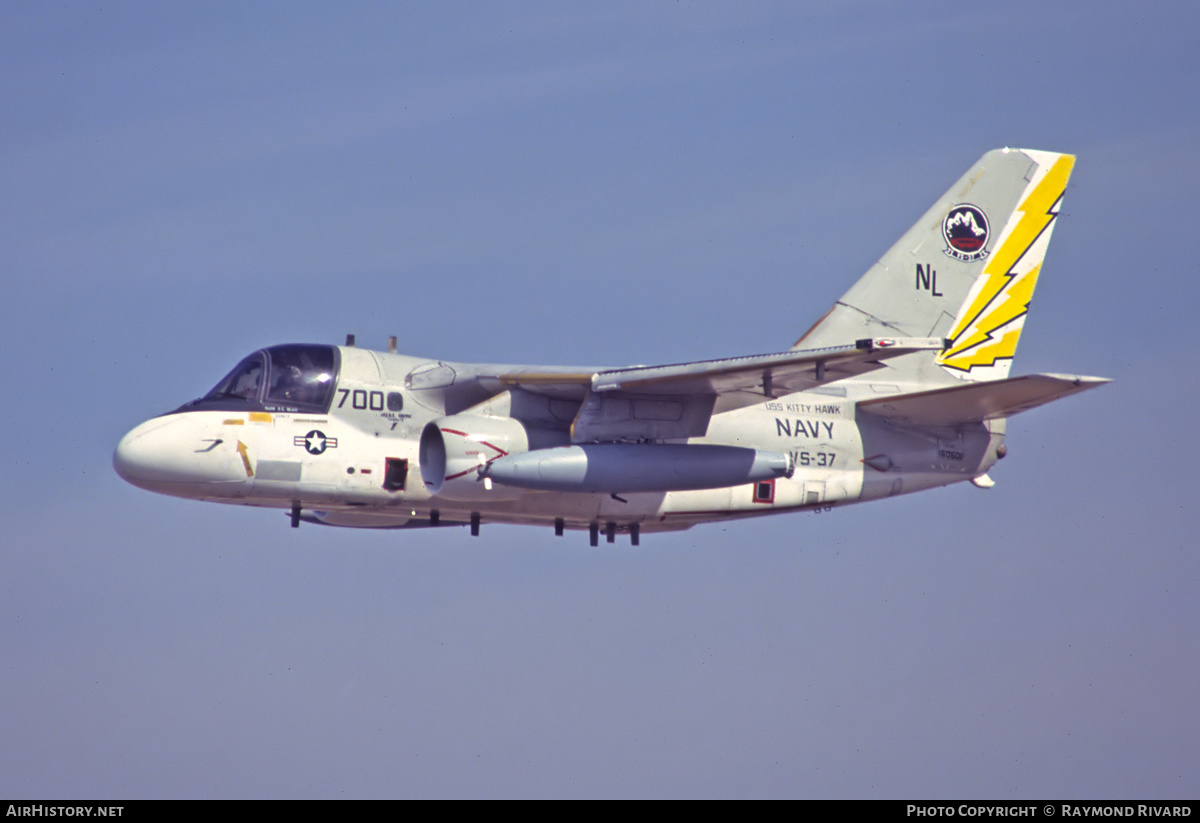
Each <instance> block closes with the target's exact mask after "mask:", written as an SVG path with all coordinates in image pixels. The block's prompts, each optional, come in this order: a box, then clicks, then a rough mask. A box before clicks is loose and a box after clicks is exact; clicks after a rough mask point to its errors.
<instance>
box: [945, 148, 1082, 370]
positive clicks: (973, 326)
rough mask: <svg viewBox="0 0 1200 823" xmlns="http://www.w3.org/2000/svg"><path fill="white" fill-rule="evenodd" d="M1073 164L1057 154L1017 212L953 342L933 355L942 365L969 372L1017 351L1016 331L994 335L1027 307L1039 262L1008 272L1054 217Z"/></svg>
mask: <svg viewBox="0 0 1200 823" xmlns="http://www.w3.org/2000/svg"><path fill="white" fill-rule="evenodd" d="M1074 165H1075V158H1074V157H1073V156H1071V155H1069V154H1064V155H1061V156H1060V157H1059V158H1058V160H1056V161H1055V163H1054V165H1053V166H1051V167H1050V170H1049V171H1048V172H1047V173H1046V176H1045V177H1043V178H1042V181H1041V182H1040V183H1039V184H1038V185H1037V187H1036V188H1035V189H1034V190H1033V192H1031V193H1030V195H1029V196H1028V197H1026V198H1025V202H1023V203H1022V204H1021V205H1020V207H1019V208H1018V211H1019V212H1020V217H1019V219H1018V220H1017V223H1016V225H1015V226H1014V227H1013V230H1012V232H1010V233H1009V235H1008V237H1007V238H1006V239H1005V241H1004V243H1003V244H1002V245H1001V246H1000V248H999V249H997V250H996V253H995V254H994V255H993V256H992V259H991V260H990V261H988V263H987V265H985V266H984V268H983V274H982V275H981V278H983V287H982V288H981V289H979V292H978V293H977V294H976V295H975V297H974V299H973V300H972V301H971V304H970V305H969V306H967V307H966V308H965V309H964V310H963V311H962V312H961V313H960V314H959V319H958V321H957V322H956V323H955V324H954V328H953V329H951V331H950V335H949V336H950V339H951V340H952V341H953V343H952V344H951V346H950V348H948V349H947V350H946V351H944V352H943V353H942V354H941V356H939V357H938V362H939V363H941V364H942V365H943V366H949V367H951V368H955V369H961V370H962V371H970V370H971V368H972V367H973V366H987V365H991V364H992V363H995V362H996V360H998V359H1000V358H1005V357H1012V356H1013V354H1014V353H1015V352H1016V348H1017V340H1018V338H1019V337H1020V334H1021V330H1020V329H1019V328H1018V329H1012V330H1009V331H1008V332H1005V333H1002V334H1000V335H999V336H998V337H997V336H995V334H994V333H995V332H996V331H998V330H999V329H1001V328H1003V327H1004V326H1006V325H1007V324H1009V323H1011V322H1012V321H1014V320H1016V319H1017V318H1018V317H1020V316H1021V315H1023V314H1024V313H1025V311H1026V310H1027V309H1028V308H1029V301H1030V299H1031V298H1032V297H1033V290H1034V287H1035V286H1037V278H1038V274H1039V273H1040V272H1041V268H1042V264H1041V261H1040V260H1039V261H1038V262H1037V264H1036V265H1034V266H1033V267H1032V268H1030V270H1029V271H1028V272H1026V273H1025V274H1018V273H1017V272H1014V271H1013V268H1014V267H1015V266H1016V265H1017V263H1018V262H1019V261H1020V260H1021V258H1022V257H1024V256H1025V254H1026V252H1028V251H1029V249H1030V247H1031V246H1032V245H1033V244H1034V242H1035V241H1036V240H1037V239H1038V237H1040V236H1041V234H1042V232H1043V231H1045V230H1046V229H1047V227H1048V226H1049V225H1050V224H1051V223H1052V222H1053V220H1054V218H1055V217H1056V216H1057V213H1056V212H1054V211H1052V209H1053V208H1054V206H1055V204H1056V203H1058V201H1059V198H1061V197H1062V193H1063V191H1064V190H1065V189H1066V187H1067V178H1068V177H1070V176H1071V169H1072V168H1073V167H1074Z"/></svg>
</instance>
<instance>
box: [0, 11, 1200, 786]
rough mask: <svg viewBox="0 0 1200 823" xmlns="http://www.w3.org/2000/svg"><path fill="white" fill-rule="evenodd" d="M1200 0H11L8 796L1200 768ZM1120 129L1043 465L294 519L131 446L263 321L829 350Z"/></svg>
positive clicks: (0, 177)
mask: <svg viewBox="0 0 1200 823" xmlns="http://www.w3.org/2000/svg"><path fill="white" fill-rule="evenodd" d="M1198 43H1200V4H1197V3H1195V2H1161V3H1138V4H1135V3H1128V2H1088V3H1083V2H1080V3H1044V2H1006V3H962V2H944V3H942V2H933V3H918V4H909V3H887V2H848V3H836V4H834V3H823V2H813V3H800V2H798V3H778V4H774V3H743V2H738V3H716V2H714V3H691V2H670V3H656V2H651V3H645V2H636V3H620V2H618V3H603V4H581V3H570V4H562V3H492V4H484V3H474V2H472V3H461V4H459V3H449V2H446V3H412V4H405V3H366V2H362V3H352V4H307V3H293V2H288V3H265V2H257V3H228V4H222V3H210V2H205V3H166V4H164V3H122V2H117V3H103V4H98V3H78V2H68V3H53V4H51V3H17V2H6V3H3V4H2V5H0V112H2V116H0V276H2V278H3V287H4V292H3V294H4V299H3V300H2V301H0V321H2V325H0V329H2V334H3V340H4V355H5V357H4V362H5V368H4V380H3V383H4V390H3V398H4V402H3V404H2V408H3V410H2V411H0V415H2V419H3V431H4V435H5V436H4V444H5V445H4V448H3V453H4V458H3V462H2V463H0V465H2V466H3V475H2V480H3V500H4V515H5V516H4V517H3V519H2V520H0V796H5V797H14V796H16V797H22V796H24V797H52V798H82V797H92V798H109V797H113V798H137V797H280V796H288V797H290V796H314V797H360V796H384V797H416V796H420V797H466V796H501V797H579V796H598V797H628V796H671V797H677V796H688V797H693V796H718V797H742V796H783V797H809V796H815V797H829V796H832V797H921V798H929V797H988V798H1052V797H1053V798H1058V797H1068V798H1071V797H1078V798H1105V797H1115V798H1128V797H1135V798H1193V799H1194V798H1196V797H1197V796H1198V795H1200V768H1198V764H1200V754H1198V753H1200V705H1198V703H1200V698H1198V695H1200V636H1198V635H1200V598H1198V590H1200V551H1198V548H1200V547H1198V544H1200V539H1198V537H1197V531H1198V529H1197V526H1198V525H1200V516H1198V514H1197V510H1196V509H1197V502H1198V500H1200V483H1198V481H1197V465H1196V464H1197V458H1198V456H1200V436H1198V434H1197V426H1196V424H1195V423H1194V422H1193V418H1194V416H1195V414H1196V409H1197V404H1198V402H1200V391H1198V390H1197V378H1196V363H1195V354H1194V352H1195V351H1196V339H1197V308H1198V306H1200V288H1198V286H1197V259H1198V254H1197V226H1196V219H1197V214H1198V211H1200V210H1198V208H1197V202H1198V200H1197V198H1198V196H1200V160H1198V159H1197V146H1198V145H1200V49H1198V48H1197V44H1198ZM1005 145H1009V146H1018V147H1028V148H1035V149H1046V150H1052V151H1064V152H1071V153H1074V154H1077V155H1078V158H1079V159H1078V162H1077V164H1076V168H1075V173H1074V176H1073V178H1072V181H1071V187H1070V189H1069V190H1068V192H1067V196H1066V199H1065V202H1064V207H1063V211H1062V218H1061V219H1060V220H1059V223H1058V226H1057V229H1056V231H1055V235H1054V241H1053V243H1052V244H1051V246H1050V250H1049V253H1048V255H1047V261H1046V268H1045V271H1044V272H1043V276H1042V279H1041V284H1040V287H1039V289H1038V292H1037V295H1036V297H1035V300H1034V304H1033V307H1032V309H1031V313H1030V318H1029V323H1028V325H1027V326H1026V331H1025V334H1024V337H1023V340H1022V348H1021V351H1020V352H1019V356H1018V359H1017V362H1016V365H1015V367H1014V374H1019V373H1029V372H1035V371H1057V372H1072V373H1082V374H1094V375H1100V376H1105V377H1111V378H1114V380H1115V382H1114V383H1113V384H1111V385H1109V386H1107V387H1105V388H1102V389H1099V390H1096V391H1093V392H1089V393H1087V394H1084V395H1082V396H1080V397H1076V398H1071V399H1068V400H1065V401H1063V402H1061V403H1058V404H1054V405H1052V406H1049V407H1044V408H1042V409H1040V410H1038V411H1036V412H1032V413H1030V414H1028V415H1024V416H1021V417H1018V418H1016V419H1014V420H1013V421H1012V422H1011V424H1010V436H1009V447H1010V455H1009V457H1008V459H1007V460H1005V461H1004V462H1003V463H1002V464H1001V465H999V466H997V467H996V469H995V470H994V471H993V472H992V476H993V477H994V478H995V480H996V481H997V485H996V487H995V488H994V489H992V490H990V491H987V492H982V491H979V490H977V489H975V488H973V487H971V486H969V485H965V486H959V487H953V488H949V489H944V490H940V491H935V492H926V493H923V494H920V495H915V496H910V497H904V498H900V499H894V500H889V501H884V502H878V503H871V504H867V505H863V506H849V507H845V508H840V509H837V510H835V511H833V512H831V513H828V514H821V515H812V514H808V515H792V516H785V517H778V518H768V519H764V520H758V521H747V522H740V523H730V524H725V525H710V526H702V527H697V528H695V529H692V530H691V531H688V532H683V533H678V534H668V535H651V536H648V537H646V538H645V539H644V540H643V541H642V546H641V547H640V548H637V549H634V548H631V547H630V546H629V544H628V542H627V541H624V542H618V543H617V544H616V545H615V546H607V545H606V544H603V543H602V545H601V547H600V548H599V549H591V548H589V547H588V545H587V538H586V535H581V534H578V533H575V534H569V535H568V536H567V537H565V538H561V539H560V538H555V537H554V536H553V532H552V531H551V530H550V529H544V530H532V529H521V528H515V527H503V526H492V527H487V526H486V525H485V528H484V531H483V535H482V537H480V538H479V539H472V538H471V537H470V536H469V534H468V533H467V531H466V530H465V529H464V530H459V529H446V530H439V531H436V532H382V533H380V532H369V531H351V530H337V529H322V528H317V527H303V528H300V529H297V530H292V529H290V528H288V521H287V517H286V515H285V514H283V513H279V512H273V511H258V510H251V509H243V508H239V507H224V506H216V505H210V504H201V503H196V502H192V501H186V500H177V499H172V498H167V497H162V496H157V495H152V494H149V493H146V492H143V491H140V490H138V489H135V488H133V487H132V486H128V485H126V484H125V483H123V482H122V481H121V480H120V479H119V478H118V477H117V476H116V474H115V473H114V472H113V471H112V467H111V454H112V449H113V447H114V446H115V445H116V442H117V440H118V439H119V438H120V436H121V435H122V434H123V433H124V432H125V431H126V430H128V429H130V428H132V427H133V426H134V425H136V424H137V423H139V422H141V421H142V420H144V419H146V418H148V417H151V416H153V415H155V414H158V413H160V412H163V411H166V410H168V409H172V408H175V407H176V406H178V405H179V404H181V403H182V402H184V401H186V400H189V399H191V398H194V397H196V396H198V395H200V394H202V393H203V392H205V391H206V390H207V389H209V388H210V387H211V386H212V385H213V384H214V383H215V382H216V381H217V380H218V379H219V378H220V377H221V376H222V375H223V374H224V373H225V372H226V371H227V370H228V369H230V368H231V367H232V366H233V365H234V364H235V363H236V362H237V361H238V360H239V359H240V358H241V357H242V356H244V355H245V354H247V353H249V352H250V351H252V350H254V349H257V348H259V347H262V346H265V345H270V344H273V343H282V342H299V341H308V342H328V343H340V342H342V341H343V340H344V336H345V335H346V334H347V333H355V334H357V335H358V341H359V344H360V345H365V346H373V347H376V348H383V347H384V345H385V341H386V338H387V335H389V334H395V335H397V336H398V337H399V340H400V347H401V350H403V351H406V352H409V353H412V354H420V355H431V356H439V357H443V358H445V359H450V360H466V361H470V360H481V361H491V362H535V363H553V364H576V363H586V364H597V363H598V364H608V365H614V366H616V365H627V364H634V363H662V362H678V361H681V360H693V359H701V358H712V357H722V356H732V355H739V354H751V353H759V352H767V351H778V350H782V349H786V348H788V347H789V346H790V345H791V344H792V342H793V341H794V340H795V339H796V338H797V337H798V336H799V335H800V333H802V332H803V331H804V330H805V329H807V328H808V326H809V325H810V324H811V323H812V322H813V320H815V319H816V318H817V317H819V316H820V315H821V314H822V313H823V312H824V311H825V310H826V309H827V308H828V307H829V306H830V305H831V303H832V302H833V301H834V300H835V299H836V298H837V297H838V296H839V295H840V294H841V293H842V292H843V291H844V290H845V289H846V288H848V287H849V286H850V284H851V283H852V282H853V281H854V280H855V279H856V278H857V277H858V276H859V275H860V274H861V273H862V272H863V271H865V270H866V269H867V268H868V267H869V266H870V265H871V264H872V263H873V262H874V261H875V260H876V259H877V258H878V257H879V255H881V254H882V253H883V252H884V251H885V250H886V249H887V247H888V246H889V245H890V244H891V243H892V242H893V241H894V240H895V239H896V238H897V237H899V236H900V234H901V233H902V232H903V231H904V230H905V229H906V228H907V227H908V226H909V225H911V224H912V223H913V222H914V221H915V220H916V219H917V218H918V217H919V216H920V215H921V214H922V213H923V212H924V210H925V209H926V208H927V207H928V206H929V205H930V204H932V202H933V201H934V200H935V199H936V198H937V197H938V196H939V195H940V194H941V193H942V192H943V191H945V190H946V189H947V188H948V187H949V186H950V184H951V183H953V182H954V181H955V180H956V179H957V178H958V177H959V175H960V174H962V173H963V172H964V171H965V170H966V169H967V168H968V167H969V166H970V165H971V163H973V162H974V161H975V160H976V159H977V158H978V157H979V156H980V155H982V154H983V153H984V152H985V151H986V150H988V149H992V148H998V147H1001V146H1005Z"/></svg>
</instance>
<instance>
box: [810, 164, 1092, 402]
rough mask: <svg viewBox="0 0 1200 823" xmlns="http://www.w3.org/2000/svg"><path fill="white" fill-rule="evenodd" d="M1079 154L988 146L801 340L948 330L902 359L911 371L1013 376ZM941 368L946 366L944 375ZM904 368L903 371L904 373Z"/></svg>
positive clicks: (821, 342)
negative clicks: (935, 345)
mask: <svg viewBox="0 0 1200 823" xmlns="http://www.w3.org/2000/svg"><path fill="white" fill-rule="evenodd" d="M1074 163H1075V158H1074V157H1073V156H1071V155H1069V154H1055V153H1052V152H1042V151H1030V150H1024V149H998V150H996V151H991V152H988V153H987V154H985V155H984V156H983V157H982V158H981V159H980V160H979V162H978V163H976V164H975V165H974V166H972V167H971V169H970V171H968V172H967V173H966V174H965V175H963V177H962V178H961V179H960V180H959V181H958V182H957V183H955V184H954V186H953V187H952V188H951V189H950V190H949V191H948V192H946V193H945V194H944V195H942V197H941V199H940V200H938V201H937V203H936V204H934V206H933V208H931V209H930V210H929V211H928V212H926V213H925V216H924V217H922V218H921V220H920V221H918V222H917V224H916V225H915V226H913V227H912V228H911V229H909V230H908V232H907V233H906V234H905V235H904V236H903V237H902V238H901V239H900V241H899V242H898V243H896V244H895V245H894V246H892V248H891V249H889V250H888V252H887V254H885V255H884V256H883V257H882V258H880V260H879V262H878V263H876V264H875V265H874V266H872V267H871V269H870V270H869V271H868V272H867V273H866V274H865V275H863V276H862V278H860V279H859V281H858V282H857V283H855V284H854V286H853V287H851V289H850V290H849V291H848V292H846V294H844V295H843V296H842V297H841V299H840V300H838V302H837V303H836V304H834V306H833V308H832V309H830V310H829V312H828V313H827V314H826V315H825V316H824V317H823V318H821V320H820V321H818V322H817V324H816V325H815V326H813V327H812V328H811V329H809V330H808V332H807V333H806V334H805V335H804V336H803V337H801V338H800V340H799V341H797V343H796V346H795V347H794V348H799V347H804V348H815V347H821V346H833V345H839V344H844V343H845V342H846V341H848V340H857V339H859V338H863V337H878V336H889V335H892V336H897V337H943V338H947V339H948V340H949V341H950V344H949V346H948V347H947V348H946V349H945V350H943V351H942V352H941V353H940V354H939V355H938V356H937V358H936V363H937V365H938V366H940V367H941V369H936V368H932V366H931V364H930V363H929V361H928V357H927V356H926V357H925V358H924V359H921V360H914V358H920V357H921V356H920V355H912V356H909V357H905V358H897V359H896V360H895V361H892V363H893V364H894V366H893V367H894V368H896V369H898V370H900V372H907V374H905V375H903V376H906V377H910V378H912V379H922V378H924V379H925V380H929V379H933V380H934V381H935V382H940V383H945V382H947V378H946V374H947V373H949V374H952V375H954V376H955V377H958V378H965V379H968V380H985V379H987V380H991V379H997V378H1002V377H1005V376H1006V375H1007V374H1008V371H1009V368H1010V367H1011V365H1012V358H1013V354H1014V353H1015V352H1016V348H1017V342H1018V339H1019V338H1020V335H1021V329H1022V327H1023V326H1024V324H1025V312H1026V310H1027V308H1028V306H1029V301H1030V298H1031V297H1032V296H1033V289H1034V286H1036V285H1037V278H1038V274H1039V273H1040V271H1041V267H1042V260H1043V258H1044V257H1045V254H1046V246H1047V244H1048V243H1049V241H1050V233H1051V231H1052V230H1053V228H1054V222H1055V217H1057V215H1058V209H1059V203H1060V201H1061V199H1062V194H1063V191H1064V190H1065V189H1066V186H1067V178H1069V177H1070V175H1071V168H1072V166H1073V165H1074ZM938 372H941V374H938ZM897 376H901V375H900V374H898V375H897Z"/></svg>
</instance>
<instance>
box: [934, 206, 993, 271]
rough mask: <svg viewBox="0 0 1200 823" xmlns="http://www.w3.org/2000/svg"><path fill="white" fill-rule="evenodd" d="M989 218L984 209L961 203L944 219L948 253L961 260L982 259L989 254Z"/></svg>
mask: <svg viewBox="0 0 1200 823" xmlns="http://www.w3.org/2000/svg"><path fill="white" fill-rule="evenodd" d="M988 231H989V229H988V219H987V215H985V214H984V213H983V209H981V208H979V207H978V206H972V205H971V204H970V203H960V204H958V205H957V206H955V207H954V208H952V209H950V211H948V212H947V213H946V216H945V217H944V218H943V219H942V237H944V238H945V240H946V254H948V255H950V256H951V257H954V258H957V259H959V260H968V261H970V260H982V259H983V258H984V257H986V256H987V253H988V251H987V241H988Z"/></svg>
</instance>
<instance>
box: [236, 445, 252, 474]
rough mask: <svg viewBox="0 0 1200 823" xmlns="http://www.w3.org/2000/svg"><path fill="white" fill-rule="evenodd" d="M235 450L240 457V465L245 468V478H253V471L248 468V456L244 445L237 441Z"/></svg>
mask: <svg viewBox="0 0 1200 823" xmlns="http://www.w3.org/2000/svg"><path fill="white" fill-rule="evenodd" d="M237 450H238V454H240V455H241V456H242V465H243V466H245V467H246V476H247V477H253V476H254V469H252V468H250V456H249V454H247V450H246V444H245V443H243V442H242V441H241V440H239V441H238V444H237Z"/></svg>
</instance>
